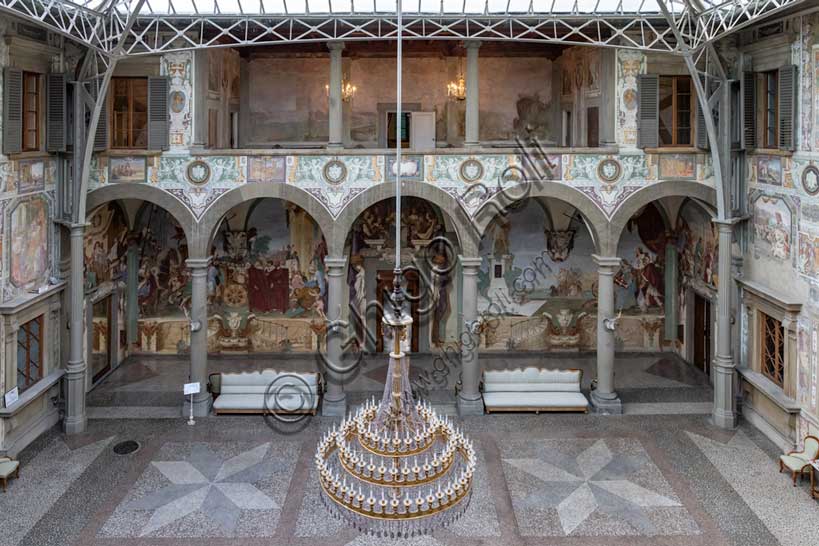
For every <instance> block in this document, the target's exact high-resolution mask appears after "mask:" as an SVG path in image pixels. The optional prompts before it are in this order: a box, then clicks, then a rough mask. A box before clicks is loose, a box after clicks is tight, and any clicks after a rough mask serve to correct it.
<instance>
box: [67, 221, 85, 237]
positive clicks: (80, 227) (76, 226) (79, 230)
mask: <svg viewBox="0 0 819 546" xmlns="http://www.w3.org/2000/svg"><path fill="white" fill-rule="evenodd" d="M68 227H69V229H70V231H71V235H72V237H77V236H84V235H85V228H86V227H88V222H77V223H71V224H69V226H68Z"/></svg>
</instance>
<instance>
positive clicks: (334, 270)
mask: <svg viewBox="0 0 819 546" xmlns="http://www.w3.org/2000/svg"><path fill="white" fill-rule="evenodd" d="M324 265H325V267H326V268H327V319H328V321H330V322H331V324H329V325H328V327H327V335H326V337H325V339H326V340H327V348H326V351H327V352H326V355H325V358H324V359H323V362H322V364H323V367H324V369H323V370H322V373H323V374H324V383H325V384H326V386H327V390H326V391H325V393H324V397H323V398H322V403H321V414H322V415H328V416H333V417H338V416H341V417H343V416H344V415H345V413H346V412H347V395H346V394H345V393H344V376H345V366H347V364H346V363H345V362H343V360H342V357H343V350H344V348H343V346H342V342H343V341H344V338H345V336H346V335H347V334H348V333H349V332H348V331H347V330H348V329H347V328H343V327H341V326H340V325H339V326H337V327H332V323H335V322H337V321H340V320H341V318H342V316H343V313H342V302H343V301H344V287H345V285H346V283H345V282H344V277H345V275H346V273H347V258H344V257H341V258H329V257H328V258H325V259H324Z"/></svg>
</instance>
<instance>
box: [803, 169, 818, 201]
mask: <svg viewBox="0 0 819 546" xmlns="http://www.w3.org/2000/svg"><path fill="white" fill-rule="evenodd" d="M802 188H803V189H804V190H805V191H806V192H807V193H808V195H816V194H817V193H819V167H816V165H808V166H807V167H805V170H803V171H802Z"/></svg>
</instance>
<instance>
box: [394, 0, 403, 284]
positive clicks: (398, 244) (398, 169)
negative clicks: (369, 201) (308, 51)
mask: <svg viewBox="0 0 819 546" xmlns="http://www.w3.org/2000/svg"><path fill="white" fill-rule="evenodd" d="M396 8H397V9H396V11H397V18H398V52H397V55H396V70H395V72H396V74H395V80H396V85H395V87H396V89H395V94H396V107H395V109H396V115H395V118H396V123H395V271H396V273H397V272H398V271H400V270H401V144H402V142H401V125H402V123H401V122H402V121H403V120H402V116H401V64H402V60H403V59H402V53H403V51H402V48H401V35H402V31H403V24H402V7H401V0H397V5H396Z"/></svg>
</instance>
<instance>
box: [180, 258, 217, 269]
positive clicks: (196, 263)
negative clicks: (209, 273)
mask: <svg viewBox="0 0 819 546" xmlns="http://www.w3.org/2000/svg"><path fill="white" fill-rule="evenodd" d="M211 259H212V258H211V257H210V256H208V257H207V258H188V259H187V260H185V265H186V266H188V269H205V268H207V267H208V266H209V265H210V262H211Z"/></svg>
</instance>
